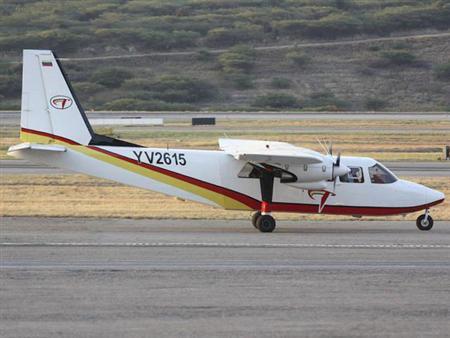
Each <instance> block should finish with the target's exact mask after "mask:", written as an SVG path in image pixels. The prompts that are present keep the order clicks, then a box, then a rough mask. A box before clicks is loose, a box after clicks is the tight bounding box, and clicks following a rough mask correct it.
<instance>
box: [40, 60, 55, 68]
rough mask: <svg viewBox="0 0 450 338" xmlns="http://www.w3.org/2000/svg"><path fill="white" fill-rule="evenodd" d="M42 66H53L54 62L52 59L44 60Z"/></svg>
mask: <svg viewBox="0 0 450 338" xmlns="http://www.w3.org/2000/svg"><path fill="white" fill-rule="evenodd" d="M42 66H44V67H53V63H52V62H51V61H43V62H42Z"/></svg>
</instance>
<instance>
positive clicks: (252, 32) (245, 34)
mask: <svg viewBox="0 0 450 338" xmlns="http://www.w3.org/2000/svg"><path fill="white" fill-rule="evenodd" d="M262 37H263V31H262V27H261V26H258V25H252V24H239V25H237V26H236V27H233V28H225V27H219V28H213V29H211V30H209V31H208V34H207V35H206V39H205V43H206V44H207V45H208V46H213V47H226V46H232V45H235V44H237V43H243V42H248V41H255V40H260V39H261V38H262Z"/></svg>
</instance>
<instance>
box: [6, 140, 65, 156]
mask: <svg viewBox="0 0 450 338" xmlns="http://www.w3.org/2000/svg"><path fill="white" fill-rule="evenodd" d="M27 149H29V150H39V151H56V152H64V151H66V150H67V149H66V147H63V146H59V145H50V144H38V143H30V142H25V143H20V144H16V145H15V146H11V147H9V149H8V154H10V153H14V152H16V151H19V150H27Z"/></svg>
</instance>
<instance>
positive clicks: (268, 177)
mask: <svg viewBox="0 0 450 338" xmlns="http://www.w3.org/2000/svg"><path fill="white" fill-rule="evenodd" d="M254 168H255V169H256V170H257V171H258V174H259V175H258V176H259V184H260V187H261V200H262V202H261V210H260V211H256V212H254V213H253V215H252V224H253V226H254V227H255V228H256V229H258V230H259V231H261V232H272V231H274V230H275V227H276V222H275V218H273V217H272V216H271V215H270V205H271V204H272V197H273V182H274V177H275V175H276V173H275V172H274V171H273V169H272V168H270V167H269V168H266V167H259V166H254Z"/></svg>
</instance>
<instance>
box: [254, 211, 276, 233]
mask: <svg viewBox="0 0 450 338" xmlns="http://www.w3.org/2000/svg"><path fill="white" fill-rule="evenodd" d="M275 226H276V222H275V219H274V218H273V217H272V216H270V215H261V217H259V218H258V219H257V220H256V227H257V228H258V229H259V231H261V232H272V231H274V230H275Z"/></svg>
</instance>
